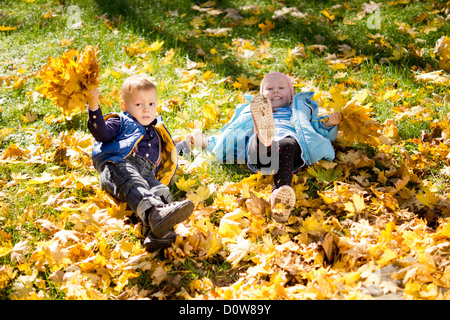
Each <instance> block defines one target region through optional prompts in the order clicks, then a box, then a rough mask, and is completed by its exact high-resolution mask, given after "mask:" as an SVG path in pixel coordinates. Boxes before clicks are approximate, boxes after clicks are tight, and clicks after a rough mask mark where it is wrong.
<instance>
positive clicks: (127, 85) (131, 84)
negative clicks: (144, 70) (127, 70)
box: [120, 74, 156, 101]
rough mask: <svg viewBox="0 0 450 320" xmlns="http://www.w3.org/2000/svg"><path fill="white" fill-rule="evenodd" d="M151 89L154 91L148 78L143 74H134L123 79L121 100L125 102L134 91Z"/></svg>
mask: <svg viewBox="0 0 450 320" xmlns="http://www.w3.org/2000/svg"><path fill="white" fill-rule="evenodd" d="M151 89H155V90H156V85H155V83H154V82H153V81H151V80H150V78H149V77H148V76H146V75H144V74H135V75H132V76H130V77H128V78H126V79H125V81H124V82H123V84H122V89H121V91H120V94H121V96H122V100H124V101H127V100H128V98H129V97H130V95H131V94H132V93H133V92H134V91H136V90H151Z"/></svg>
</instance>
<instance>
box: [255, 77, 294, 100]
mask: <svg viewBox="0 0 450 320" xmlns="http://www.w3.org/2000/svg"><path fill="white" fill-rule="evenodd" d="M262 94H263V95H264V96H266V97H267V98H268V99H269V100H270V102H271V103H272V107H273V108H281V107H286V106H289V105H290V104H291V102H292V101H291V89H290V88H289V83H288V81H287V79H286V78H284V77H283V76H281V75H273V76H270V77H268V78H267V79H266V80H264V87H263V92H262Z"/></svg>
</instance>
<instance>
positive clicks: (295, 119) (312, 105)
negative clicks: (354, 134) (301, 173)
mask: <svg viewBox="0 0 450 320" xmlns="http://www.w3.org/2000/svg"><path fill="white" fill-rule="evenodd" d="M313 96H314V92H300V93H297V94H296V95H294V99H293V102H292V117H291V122H292V124H293V125H294V128H295V131H296V138H297V140H298V141H299V142H300V147H301V149H302V159H303V161H304V163H305V164H307V165H311V164H314V163H316V162H317V161H319V160H322V159H324V160H328V161H332V160H333V159H334V157H335V153H334V149H333V146H332V145H331V141H334V140H335V139H336V136H337V133H338V126H337V125H336V126H332V127H325V126H324V125H323V124H322V122H321V121H320V120H321V119H324V118H326V116H321V117H319V116H318V105H317V102H316V101H314V100H312V97H313ZM244 97H245V99H246V101H247V102H246V103H242V104H239V105H238V106H237V107H236V111H235V113H234V115H233V117H232V118H231V120H230V121H229V122H228V123H227V124H226V125H225V126H224V127H223V128H222V129H221V130H220V134H219V135H218V136H212V137H210V138H209V141H208V142H209V145H208V148H207V149H208V150H209V151H211V152H212V153H213V154H214V155H215V156H216V158H217V161H218V162H220V163H224V162H225V163H235V162H236V160H237V162H238V163H244V162H246V160H247V159H246V158H245V157H246V148H247V144H248V142H249V140H250V137H251V136H252V135H253V134H254V125H253V119H252V115H251V113H250V100H251V98H252V96H251V95H245V96H244ZM249 168H250V169H251V170H253V171H255V172H256V171H257V170H256V168H255V167H254V166H252V165H249Z"/></svg>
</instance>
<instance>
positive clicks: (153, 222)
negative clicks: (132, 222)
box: [148, 200, 195, 238]
mask: <svg viewBox="0 0 450 320" xmlns="http://www.w3.org/2000/svg"><path fill="white" fill-rule="evenodd" d="M194 208H195V205H194V203H193V202H192V201H191V200H184V201H177V202H172V203H169V204H164V205H157V206H154V207H153V208H151V209H150V210H149V214H148V224H149V225H150V230H151V233H152V235H153V236H154V237H156V238H162V237H164V236H165V235H166V234H167V233H169V232H170V231H171V230H172V228H173V227H174V226H175V225H176V224H178V223H180V222H183V221H184V220H186V219H187V218H189V216H190V215H191V213H192V211H194Z"/></svg>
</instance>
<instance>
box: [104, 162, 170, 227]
mask: <svg viewBox="0 0 450 320" xmlns="http://www.w3.org/2000/svg"><path fill="white" fill-rule="evenodd" d="M153 169H154V165H153V163H152V162H151V161H150V160H149V159H147V158H143V157H140V156H130V157H128V158H126V159H125V160H123V161H120V162H118V163H110V162H108V163H106V164H105V166H104V167H103V170H102V171H101V173H100V176H99V180H100V186H101V188H102V189H103V190H105V191H106V192H108V193H110V194H111V195H112V196H114V197H116V198H117V199H119V200H121V201H126V202H127V204H128V206H129V207H130V209H131V210H132V211H133V212H134V213H136V214H137V215H138V217H139V218H141V220H142V221H143V222H144V223H147V215H146V214H145V211H147V210H148V209H150V208H152V207H153V206H155V205H160V204H164V203H169V202H172V201H173V197H172V195H171V194H170V190H169V188H168V187H167V186H166V185H164V184H162V183H161V182H159V181H158V180H157V179H156V178H155V173H154V171H153Z"/></svg>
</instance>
